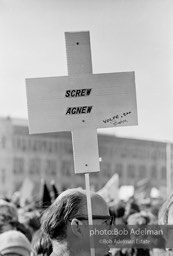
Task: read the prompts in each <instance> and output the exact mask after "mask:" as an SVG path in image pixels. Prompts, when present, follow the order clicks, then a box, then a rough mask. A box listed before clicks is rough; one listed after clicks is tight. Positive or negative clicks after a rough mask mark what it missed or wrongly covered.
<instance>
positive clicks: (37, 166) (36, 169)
mask: <svg viewBox="0 0 173 256" xmlns="http://www.w3.org/2000/svg"><path fill="white" fill-rule="evenodd" d="M40 171H41V160H40V159H39V158H33V159H30V161H29V174H31V175H38V176H39V175H40Z"/></svg>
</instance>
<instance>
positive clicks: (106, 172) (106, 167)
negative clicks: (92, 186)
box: [101, 162, 112, 178]
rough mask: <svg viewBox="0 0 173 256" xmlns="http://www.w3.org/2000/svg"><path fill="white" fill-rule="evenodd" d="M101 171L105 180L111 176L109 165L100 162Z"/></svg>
mask: <svg viewBox="0 0 173 256" xmlns="http://www.w3.org/2000/svg"><path fill="white" fill-rule="evenodd" d="M101 170H102V172H103V174H104V176H105V177H106V178H110V177H111V176H112V173H111V166H110V163H103V162H101Z"/></svg>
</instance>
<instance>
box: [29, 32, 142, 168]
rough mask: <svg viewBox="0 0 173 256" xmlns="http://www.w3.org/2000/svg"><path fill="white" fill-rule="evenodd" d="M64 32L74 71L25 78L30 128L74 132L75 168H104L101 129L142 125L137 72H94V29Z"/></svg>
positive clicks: (42, 130) (70, 65)
mask: <svg viewBox="0 0 173 256" xmlns="http://www.w3.org/2000/svg"><path fill="white" fill-rule="evenodd" d="M65 35H66V48H67V62H68V73H69V76H62V77H49V78H31V79H26V86H27V102H28V116H29V132H30V133H31V134H34V133H50V132H57V131H72V135H73V149H74V156H75V154H76V153H75V152H78V153H77V156H76V159H78V161H80V162H81V164H76V168H77V171H76V170H75V171H76V172H90V171H92V170H91V169H92V167H93V166H94V167H93V168H95V169H94V170H93V171H99V165H98V164H95V165H94V164H92V166H91V165H89V164H88V163H89V161H90V160H89V159H91V158H93V154H94V153H93V152H92V153H91V148H94V149H95V148H96V147H95V146H94V144H93V143H96V144H97V139H96V138H95V137H97V134H96V129H97V128H108V127H119V126H131V125H137V106H136V91H135V77H134V72H120V73H105V74H92V64H91V51H90V38H89V32H72V33H65ZM79 134H80V136H79ZM82 134H83V135H82ZM84 137H85V138H84ZM86 138H87V139H86ZM94 138H95V139H94ZM88 140H90V145H89V144H88ZM83 143H85V144H86V143H87V147H85V145H84V144H83ZM82 147H83V149H84V150H83V153H81V152H82ZM97 147H98V146H97ZM97 151H98V150H97ZM78 154H83V156H81V155H80V156H79V155H78ZM86 154H89V157H88V160H87V161H84V165H82V161H83V159H84V157H85V158H86V156H84V155H86ZM91 154H92V155H91ZM94 157H95V159H96V160H93V161H95V162H96V161H98V153H97V152H96V153H95V154H94ZM87 162H88V163H87ZM79 166H80V167H79ZM82 166H83V167H82ZM80 168H82V170H79V169H80ZM84 169H85V170H84Z"/></svg>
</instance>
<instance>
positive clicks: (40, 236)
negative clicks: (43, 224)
mask: <svg viewBox="0 0 173 256" xmlns="http://www.w3.org/2000/svg"><path fill="white" fill-rule="evenodd" d="M32 247H33V249H34V251H35V252H36V254H37V255H38V254H43V255H46V256H49V255H50V254H51V253H52V251H53V248H52V242H51V240H50V238H49V237H48V236H47V234H45V233H44V232H43V231H42V230H37V231H36V233H35V234H34V236H33V239H32Z"/></svg>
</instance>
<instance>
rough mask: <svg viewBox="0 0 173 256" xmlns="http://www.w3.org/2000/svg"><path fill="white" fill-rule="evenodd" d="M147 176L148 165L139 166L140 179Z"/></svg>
mask: <svg viewBox="0 0 173 256" xmlns="http://www.w3.org/2000/svg"><path fill="white" fill-rule="evenodd" d="M146 176H147V170H146V166H145V165H140V166H139V175H138V177H139V179H143V178H146Z"/></svg>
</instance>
